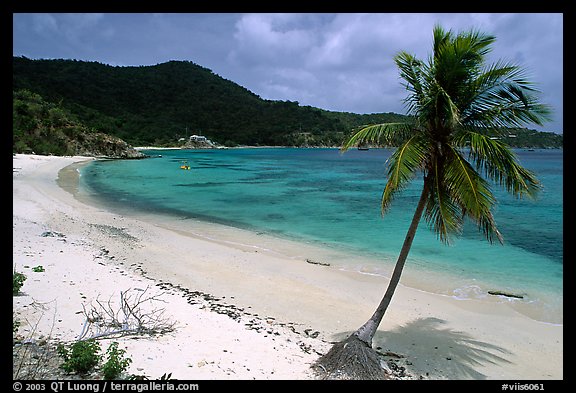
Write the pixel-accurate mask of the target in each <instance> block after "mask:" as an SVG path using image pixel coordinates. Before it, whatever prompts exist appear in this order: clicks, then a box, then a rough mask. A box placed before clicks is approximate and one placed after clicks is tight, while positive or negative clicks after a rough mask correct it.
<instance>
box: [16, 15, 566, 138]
mask: <svg viewBox="0 0 576 393" xmlns="http://www.w3.org/2000/svg"><path fill="white" fill-rule="evenodd" d="M436 23H439V24H441V25H442V26H443V27H444V28H445V29H452V30H453V31H455V32H459V31H462V30H469V29H471V28H475V29H479V30H480V31H482V32H485V33H489V34H492V35H494V36H496V38H497V40H496V43H495V45H494V47H493V51H492V53H491V55H490V62H493V61H496V60H498V59H505V60H510V61H512V62H515V63H516V64H519V65H521V66H523V67H525V68H526V69H527V70H528V74H529V75H530V78H531V80H532V81H534V82H535V83H536V84H537V87H538V89H539V90H540V91H541V92H542V93H541V95H540V98H541V101H542V102H544V103H547V104H549V105H551V106H552V108H553V110H554V119H553V121H551V122H549V123H547V124H546V125H545V127H543V128H541V127H537V126H529V128H535V129H539V130H544V131H553V132H558V133H562V132H563V121H562V118H563V101H562V94H563V67H562V64H563V15H562V14H559V13H518V14H499V13H497V14H494V13H492V14H488V13H481V14H471V13H466V14H458V13H449V14H433V13H422V14H417V13H399V14H391V13H367V14H355V13H344V14H332V13H331V14H328V13H289V14H264V13H256V14H233V13H213V14H207V13H201V14H194V13H191V14H181V13H180V14H152V13H138V14H129V13H122V14H112V13H104V14H95V13H91V14H48V13H43V14H31V13H25V14H24V13H20V14H14V15H13V55H15V56H26V57H29V58H33V59H37V58H64V59H77V60H89V61H98V62H101V63H105V64H110V65H118V66H135V65H154V64H158V63H163V62H166V61H169V60H188V61H192V62H194V63H196V64H199V65H201V66H204V67H207V68H209V69H211V70H212V71H213V72H214V73H216V74H218V75H220V76H222V77H223V78H226V79H229V80H231V81H234V82H236V83H238V84H239V85H241V86H243V87H245V88H247V89H249V90H250V91H252V92H254V93H256V94H258V95H259V96H260V97H262V98H265V99H271V100H290V101H298V102H299V103H300V104H301V105H311V106H314V107H318V108H322V109H327V110H334V111H346V112H355V113H373V112H396V113H405V108H404V106H403V103H402V100H403V98H405V97H406V91H405V89H404V88H403V87H402V85H401V81H400V79H399V77H398V70H397V67H396V65H395V63H394V61H393V57H394V55H395V54H397V53H398V52H399V51H401V50H404V51H407V52H409V53H412V54H414V55H416V56H417V57H419V58H421V59H427V57H428V55H429V53H430V50H431V43H432V29H433V27H434V24H436Z"/></svg>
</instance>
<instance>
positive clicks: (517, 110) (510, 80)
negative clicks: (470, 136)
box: [463, 62, 552, 127]
mask: <svg viewBox="0 0 576 393" xmlns="http://www.w3.org/2000/svg"><path fill="white" fill-rule="evenodd" d="M468 91H469V93H470V94H471V95H470V97H469V99H468V101H467V103H466V104H465V105H464V108H463V123H464V124H474V125H476V126H483V127H522V126H524V125H526V124H530V123H534V124H537V125H542V124H543V123H544V122H545V121H548V120H550V115H551V113H552V110H551V108H550V107H549V106H548V105H545V104H541V103H539V102H538V99H537V97H536V93H538V90H537V89H536V88H535V87H534V86H533V84H532V83H530V82H529V81H528V80H527V79H526V77H525V70H524V69H522V68H520V67H519V66H516V65H514V64H512V63H505V62H497V63H495V64H493V65H492V66H490V67H488V68H487V70H486V71H485V72H483V73H482V74H480V75H479V76H478V77H477V78H476V79H475V80H474V82H473V83H472V84H471V85H470V87H469V90H468Z"/></svg>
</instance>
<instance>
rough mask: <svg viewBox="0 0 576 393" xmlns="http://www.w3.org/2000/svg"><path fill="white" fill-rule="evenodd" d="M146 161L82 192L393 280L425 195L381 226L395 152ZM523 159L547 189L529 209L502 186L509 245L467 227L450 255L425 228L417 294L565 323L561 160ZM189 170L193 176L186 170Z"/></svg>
mask: <svg viewBox="0 0 576 393" xmlns="http://www.w3.org/2000/svg"><path fill="white" fill-rule="evenodd" d="M146 153H148V154H150V155H161V157H157V158H151V159H146V160H125V161H97V162H94V163H92V164H90V165H87V166H85V167H84V168H83V169H82V171H81V174H82V176H81V179H82V181H81V186H82V187H85V188H86V189H88V190H90V192H91V193H93V194H96V195H97V197H98V198H101V199H102V200H103V201H105V203H107V204H108V205H110V206H113V207H115V208H119V209H124V210H134V211H140V212H147V213H158V214H163V215H167V214H168V215H171V216H174V217H178V218H179V219H182V218H189V219H196V220H198V219H199V220H202V221H209V222H215V223H219V224H225V225H228V226H233V227H239V228H243V229H248V230H251V231H255V232H260V233H266V234H269V235H273V236H276V237H280V238H288V239H291V240H297V241H301V242H306V243H307V244H314V245H318V246H321V247H323V248H327V249H330V250H338V251H341V252H342V253H344V254H345V255H346V257H345V258H341V259H339V260H337V261H331V262H334V263H336V265H340V266H341V267H342V268H345V269H350V270H358V271H363V272H368V273H373V274H384V275H389V272H390V271H391V268H392V266H393V264H394V262H395V259H396V257H397V255H398V252H399V250H400V248H401V245H402V241H403V240H404V235H405V233H406V230H407V228H408V225H409V221H410V219H411V217H412V214H413V212H414V209H415V207H416V203H417V200H418V197H419V194H420V190H421V186H422V180H421V179H419V178H416V179H415V180H414V181H413V183H412V184H411V185H410V186H409V187H408V188H407V189H406V190H405V191H404V192H402V193H401V194H399V195H398V197H397V198H396V199H395V200H394V202H393V205H392V208H391V209H390V211H389V213H387V215H386V216H385V217H382V216H381V214H380V197H381V193H382V190H383V188H384V186H385V184H386V171H385V161H386V159H387V158H388V157H389V156H390V154H391V150H387V149H371V150H369V151H357V150H351V151H348V152H346V153H345V154H342V153H340V152H339V151H338V150H337V149H289V148H270V149H266V148H260V149H228V150H154V151H153V150H150V151H147V152H146ZM516 153H517V155H518V157H519V160H520V162H521V163H522V164H523V165H524V166H526V167H527V168H529V169H531V170H533V171H534V172H535V173H536V174H537V176H538V178H539V179H540V181H541V182H542V184H543V190H542V192H541V193H540V195H539V198H538V199H537V200H536V201H532V200H527V199H523V200H517V199H515V198H513V197H511V196H510V195H508V194H506V192H505V191H503V190H501V189H500V188H498V187H496V186H495V187H494V191H495V194H496V196H497V198H498V205H497V206H496V209H495V211H494V215H495V218H496V222H497V224H498V226H499V228H500V231H501V232H502V234H503V236H504V238H505V244H504V245H500V244H493V245H490V244H489V243H488V242H486V241H485V240H484V239H483V238H482V236H481V234H480V233H479V232H478V230H477V228H476V227H475V226H474V225H473V224H471V223H470V224H467V225H466V226H465V228H464V232H463V234H462V235H461V236H460V237H458V238H455V239H454V242H453V244H451V245H449V246H446V245H443V244H442V243H441V242H440V241H439V240H438V239H437V237H436V235H435V234H434V233H433V232H432V231H431V230H429V229H428V226H427V224H426V222H424V221H422V222H421V224H420V227H419V229H418V233H417V235H416V238H415V240H414V244H413V246H412V249H411V252H410V256H409V263H408V264H407V268H406V270H405V271H406V274H407V275H408V277H409V283H410V284H411V285H414V286H416V287H419V288H421V289H424V290H429V291H433V292H437V293H441V294H445V295H448V296H454V297H456V298H461V299H469V298H483V297H486V291H487V290H502V291H506V292H511V293H515V294H522V295H523V296H524V299H522V300H511V299H503V300H502V301H511V302H512V301H515V302H516V303H515V306H517V307H518V308H519V309H521V310H523V309H524V308H531V309H532V310H531V315H532V316H534V317H535V318H537V319H540V320H544V321H549V322H560V321H561V320H562V316H561V315H562V289H563V285H562V281H563V280H562V276H563V268H562V266H563V223H562V219H563V208H562V197H563V184H562V180H563V167H562V163H563V151H562V150H536V151H526V150H516ZM183 161H186V162H187V163H188V164H189V165H190V167H191V169H190V170H181V169H180V165H181V164H182V162H183ZM359 256H362V258H359ZM355 257H358V260H361V262H358V263H355V259H356V258H355ZM366 261H369V262H366Z"/></svg>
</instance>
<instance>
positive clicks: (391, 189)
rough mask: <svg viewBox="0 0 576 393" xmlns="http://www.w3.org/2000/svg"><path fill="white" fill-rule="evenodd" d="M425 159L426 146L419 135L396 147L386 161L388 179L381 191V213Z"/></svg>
mask: <svg viewBox="0 0 576 393" xmlns="http://www.w3.org/2000/svg"><path fill="white" fill-rule="evenodd" d="M425 160H426V146H425V143H424V141H423V140H422V138H421V136H420V135H418V134H417V135H414V136H412V137H411V138H410V139H408V140H407V141H406V142H404V144H402V145H401V146H400V147H398V148H397V149H396V150H395V151H394V153H393V154H392V155H391V156H390V158H389V159H388V161H387V165H388V180H387V181H386V187H385V188H384V192H383V193H382V203H381V209H382V215H384V214H385V213H386V211H387V210H388V208H389V207H390V204H391V202H392V199H393V197H394V194H395V193H396V192H397V191H399V190H402V189H403V188H404V187H405V186H406V184H407V183H409V182H410V181H411V180H412V179H413V178H414V175H415V174H416V172H417V171H418V169H421V168H422V167H423V162H425Z"/></svg>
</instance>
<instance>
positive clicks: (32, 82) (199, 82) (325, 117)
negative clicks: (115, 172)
mask: <svg viewBox="0 0 576 393" xmlns="http://www.w3.org/2000/svg"><path fill="white" fill-rule="evenodd" d="M13 89H14V91H15V92H17V91H20V90H28V91H30V92H33V93H36V94H38V95H40V96H41V97H42V98H43V99H44V100H46V101H48V102H51V103H54V104H55V105H58V107H61V108H62V109H63V110H66V111H68V112H70V113H71V114H73V115H74V116H75V117H76V118H77V119H78V120H79V121H80V122H82V123H83V124H85V125H86V126H87V127H89V128H92V129H95V130H97V131H101V132H104V133H107V134H110V135H113V136H117V137H120V138H122V139H123V140H125V141H126V142H128V143H129V144H131V145H133V146H149V145H157V146H161V145H174V144H175V143H176V142H177V141H178V139H179V138H183V137H187V136H189V135H191V134H199V135H203V136H206V137H208V138H209V139H211V140H213V141H215V142H217V143H219V144H223V145H229V146H233V145H237V144H245V145H290V146H307V145H311V146H339V145H340V144H341V142H342V140H343V139H344V137H345V136H347V135H349V133H350V131H351V130H352V128H354V127H356V126H358V125H362V124H372V123H382V122H390V121H406V120H408V119H409V118H408V117H406V116H403V115H399V114H394V113H380V114H370V115H359V114H353V113H342V112H330V111H325V110H322V109H318V108H314V107H310V106H300V105H299V104H298V102H292V101H271V100H264V99H262V98H260V97H259V96H257V95H256V94H254V93H252V92H250V91H249V90H247V89H245V88H244V87H242V86H239V85H238V84H236V83H234V82H232V81H229V80H226V79H224V78H222V77H220V76H218V75H216V74H214V73H213V72H212V71H211V70H209V69H207V68H204V67H202V66H199V65H197V64H194V63H192V62H186V61H170V62H167V63H162V64H158V65H154V66H137V67H118V66H110V65H105V64H101V63H97V62H85V61H76V60H31V59H27V58H24V57H13ZM538 134H540V133H538ZM542 134H548V133H542ZM554 135H555V134H554ZM559 137H560V146H561V143H562V142H561V139H562V136H559ZM545 146H547V147H558V146H548V144H545ZM545 146H541V147H545ZM537 147H540V146H537Z"/></svg>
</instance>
